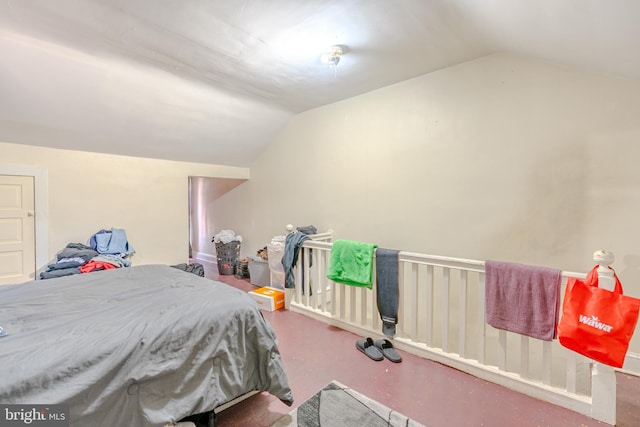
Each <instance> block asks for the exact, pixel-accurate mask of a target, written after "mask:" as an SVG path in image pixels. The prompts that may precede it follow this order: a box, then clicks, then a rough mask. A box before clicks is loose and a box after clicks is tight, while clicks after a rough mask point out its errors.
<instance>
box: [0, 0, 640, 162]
mask: <svg viewBox="0 0 640 427" xmlns="http://www.w3.org/2000/svg"><path fill="white" fill-rule="evenodd" d="M639 22H640V1H636V0H607V1H604V0H309V1H306V0H305V1H301V0H179V1H178V0H56V1H51V0H5V1H3V2H2V3H1V4H0V141H3V142H13V143H20V144H30V145H42V146H50V147H57V148H68V149H74V150H85V151H97V152H106V153H114V154H124V155H131V156H142V157H152V158H163V159H174V160H184V161H192V162H204V163H215V164H226V165H235V166H248V165H250V164H251V163H252V161H253V160H255V158H256V157H257V156H258V155H259V154H260V152H261V151H262V150H263V149H264V148H265V147H266V145H267V144H269V143H270V142H271V141H272V140H273V137H274V135H275V134H276V133H277V132H278V131H279V130H280V129H281V128H282V126H283V125H284V124H285V123H286V122H287V121H288V120H289V119H290V118H291V117H292V116H293V115H295V114H297V113H299V112H302V111H305V110H308V109H312V108H315V107H318V106H321V105H325V104H328V103H332V102H335V101H338V100H341V99H345V98H349V97H352V96H355V95H358V94H361V93H364V92H367V91H371V90H374V89H377V88H380V87H383V86H387V85H389V84H392V83H396V82H399V81H403V80H406V79H409V78H412V77H416V76H419V75H422V74H425V73H429V72H432V71H434V70H438V69H442V68H445V67H448V66H451V65H454V64H457V63H460V62H464V61H468V60H472V59H475V58H478V57H481V56H484V55H487V54H491V53H495V52H512V53H517V54H523V55H528V56H532V57H535V58H539V59H542V60H546V61H552V62H557V63H562V64H567V65H570V66H575V67H578V68H582V69H585V70H589V71H594V72H602V73H610V74H614V75H618V76H622V77H627V78H632V79H640V25H639V24H638V23H639ZM332 45H339V46H341V47H342V48H343V52H344V53H343V55H342V56H341V58H340V63H339V65H338V66H337V67H335V68H330V67H328V66H327V65H326V64H323V63H322V62H321V61H320V56H321V55H322V54H323V53H325V51H326V49H327V48H328V47H329V46H332Z"/></svg>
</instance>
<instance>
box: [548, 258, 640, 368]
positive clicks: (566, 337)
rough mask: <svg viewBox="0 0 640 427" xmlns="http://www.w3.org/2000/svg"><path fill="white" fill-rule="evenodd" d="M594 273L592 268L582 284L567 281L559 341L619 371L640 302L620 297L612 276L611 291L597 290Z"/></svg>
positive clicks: (596, 278)
mask: <svg viewBox="0 0 640 427" xmlns="http://www.w3.org/2000/svg"><path fill="white" fill-rule="evenodd" d="M597 269H598V266H597V265H596V266H595V267H593V269H592V270H591V271H590V272H589V274H587V277H586V279H585V280H584V282H583V281H582V280H580V279H576V278H569V280H568V281H567V289H566V291H565V294H564V302H563V303H562V318H561V319H560V323H558V339H559V340H560V344H562V345H563V346H564V347H566V348H568V349H570V350H573V351H575V352H576V353H580V354H582V355H584V356H587V357H589V358H591V359H593V360H595V361H598V362H600V363H604V364H605V365H610V366H614V367H616V368H621V367H622V364H623V363H624V356H625V355H626V354H627V349H628V348H629V341H630V340H631V336H632V335H633V331H634V329H635V327H636V322H637V321H638V310H639V309H640V300H639V299H637V298H632V297H629V296H626V295H623V294H622V284H621V283H620V280H619V279H618V276H617V275H616V274H615V272H614V273H613V275H614V277H615V280H616V285H615V288H614V290H613V291H608V290H606V289H601V288H599V287H598V273H597ZM612 270H613V269H612Z"/></svg>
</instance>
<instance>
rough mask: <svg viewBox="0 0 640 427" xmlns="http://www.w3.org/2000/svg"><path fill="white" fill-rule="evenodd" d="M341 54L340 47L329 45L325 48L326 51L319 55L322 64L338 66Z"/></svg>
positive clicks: (330, 66)
mask: <svg viewBox="0 0 640 427" xmlns="http://www.w3.org/2000/svg"><path fill="white" fill-rule="evenodd" d="M341 56H342V47H341V46H331V47H329V48H328V49H327V52H326V53H323V54H322V56H321V57H320V61H322V63H323V64H327V65H328V66H329V68H335V67H337V66H338V63H339V62H340V57H341Z"/></svg>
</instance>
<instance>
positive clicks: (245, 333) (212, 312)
mask: <svg viewBox="0 0 640 427" xmlns="http://www.w3.org/2000/svg"><path fill="white" fill-rule="evenodd" d="M0 325H2V326H3V327H4V328H5V330H6V331H7V334H8V335H7V336H6V337H3V338H0V403H20V404H58V403H62V404H68V405H69V408H70V418H71V425H72V426H108V427H115V426H156V425H163V424H164V423H165V422H169V421H177V420H179V419H181V418H183V417H185V416H187V415H191V414H196V413H202V412H206V411H209V410H212V409H214V408H216V407H217V406H219V405H221V404H224V403H226V402H228V401H230V400H232V399H234V398H236V397H238V396H241V395H243V394H245V393H247V392H250V391H252V390H258V391H268V392H270V393H271V394H273V395H275V396H277V397H278V398H280V399H281V400H282V401H283V402H285V403H286V404H291V402H292V401H293V398H292V394H291V390H290V388H289V385H288V383H287V378H286V374H285V372H284V370H283V366H282V361H281V359H280V354H279V351H278V347H277V341H276V336H275V334H274V332H273V330H272V328H271V326H270V325H269V324H268V323H267V322H266V321H265V320H264V318H263V317H262V314H261V313H260V310H259V309H258V307H257V304H256V303H255V302H254V301H253V300H252V299H251V297H250V296H249V295H247V294H246V293H245V292H242V291H240V290H238V289H235V288H233V287H231V286H228V285H226V284H223V283H219V282H214V281H211V280H207V279H204V278H201V277H198V276H196V275H193V274H189V273H186V272H183V271H180V270H178V269H175V268H171V267H169V266H160V265H146V266H137V267H131V268H120V269H116V270H107V271H98V272H93V273H89V274H81V275H76V276H69V277H62V278H57V279H51V280H45V281H32V282H27V283H24V284H19V285H10V286H0Z"/></svg>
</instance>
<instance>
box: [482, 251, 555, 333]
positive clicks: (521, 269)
mask: <svg viewBox="0 0 640 427" xmlns="http://www.w3.org/2000/svg"><path fill="white" fill-rule="evenodd" d="M485 273H486V279H485V309H486V320H487V323H488V324H489V325H491V326H493V327H494V328H497V329H504V330H506V331H511V332H516V333H518V334H522V335H527V336H530V337H533V338H538V339H541V340H545V341H551V340H553V339H554V338H556V329H557V325H558V309H559V303H560V278H561V275H562V272H561V271H560V270H557V269H553V268H547V267H535V266H528V265H522V264H514V263H507V262H498V261H486V262H485Z"/></svg>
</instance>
